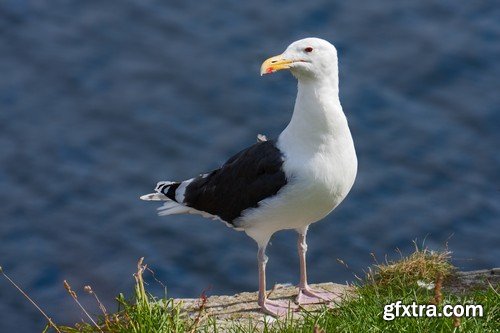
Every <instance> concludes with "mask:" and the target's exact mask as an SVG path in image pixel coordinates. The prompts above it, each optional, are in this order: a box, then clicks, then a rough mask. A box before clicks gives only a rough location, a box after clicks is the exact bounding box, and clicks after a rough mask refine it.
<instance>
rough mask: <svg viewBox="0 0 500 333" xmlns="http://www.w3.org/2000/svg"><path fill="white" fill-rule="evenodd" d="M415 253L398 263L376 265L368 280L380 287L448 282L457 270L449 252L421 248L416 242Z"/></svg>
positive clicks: (369, 273)
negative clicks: (438, 281) (401, 283)
mask: <svg viewBox="0 0 500 333" xmlns="http://www.w3.org/2000/svg"><path fill="white" fill-rule="evenodd" d="M414 244H415V252H413V253H412V254H411V255H409V256H407V257H405V256H403V255H402V254H401V252H399V253H400V255H401V257H400V259H399V260H397V261H387V260H386V262H385V263H383V264H378V263H377V264H376V265H374V266H373V268H371V269H370V270H369V271H368V274H367V275H368V280H369V281H372V282H374V283H376V284H377V285H379V286H384V285H391V286H394V285H397V284H399V283H400V282H403V281H404V283H405V284H408V283H416V282H417V281H426V282H432V281H436V280H438V279H444V280H446V279H447V278H449V277H450V276H452V274H453V272H454V271H455V268H454V267H453V265H452V264H451V263H450V255H451V252H449V251H447V250H446V251H442V252H435V251H430V250H428V249H427V248H423V249H422V248H419V247H418V245H417V244H416V242H414Z"/></svg>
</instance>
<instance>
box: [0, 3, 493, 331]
mask: <svg viewBox="0 0 500 333" xmlns="http://www.w3.org/2000/svg"><path fill="white" fill-rule="evenodd" d="M306 36H319V37H323V38H325V39H328V40H330V41H332V42H334V43H335V44H336V46H337V47H338V50H339V58H340V73H341V81H340V82H341V84H340V88H341V101H342V103H343V106H344V110H345V112H346V114H347V116H348V119H349V122H350V125H351V129H352V132H353V135H354V139H355V143H356V148H357V152H358V157H359V174H358V178H357V182H356V184H355V186H354V188H353V190H352V192H351V194H350V195H349V197H348V198H347V199H346V201H345V202H344V203H343V204H342V205H341V206H340V207H339V208H338V209H337V210H336V211H335V212H334V213H333V214H331V215H330V216H329V217H328V218H326V219H325V221H324V222H321V223H318V224H316V225H314V226H313V227H312V228H311V231H310V236H309V244H310V246H309V249H310V251H309V266H310V275H311V276H310V279H311V281H313V282H314V281H336V282H343V281H346V280H349V281H351V280H353V274H354V273H357V274H358V275H359V274H361V272H362V270H363V269H364V268H366V267H367V266H368V265H370V264H371V263H372V259H371V256H370V253H371V252H373V253H375V254H376V255H377V256H378V257H379V258H380V259H381V258H383V257H384V255H385V254H388V255H389V257H395V256H397V254H395V251H394V249H395V248H400V249H401V250H402V251H403V252H404V253H409V252H410V251H411V249H412V240H413V239H416V238H418V242H422V241H423V240H424V239H425V240H426V241H425V242H426V244H427V245H428V246H429V247H431V248H433V249H440V248H443V247H444V246H445V244H446V243H447V244H448V246H449V248H450V250H452V251H453V252H454V258H455V261H454V263H455V264H456V265H457V266H459V267H461V268H462V269H477V268H488V267H492V266H499V265H500V259H499V257H500V248H499V245H498V244H500V242H499V235H500V227H499V222H500V221H499V217H500V180H499V179H500V178H499V176H500V154H498V147H499V142H500V134H499V132H500V94H499V87H500V62H499V60H500V6H499V5H498V3H497V4H495V2H494V1H469V2H460V3H458V2H456V1H451V0H449V1H440V2H439V3H437V2H433V1H418V2H414V3H413V4H404V3H403V2H393V1H377V2H374V3H372V2H365V1H326V0H325V1H322V0H310V1H307V2H304V3H303V4H301V5H298V4H290V3H288V2H282V1H280V2H265V1H244V2H229V1H228V2H224V1H211V2H208V1H207V2H200V1H182V2H181V1H178V2H177V1H176V2H171V3H169V2H167V1H140V0H129V1H115V2H106V3H105V2H102V1H95V0H92V1H65V2H62V1H50V2H49V1H47V2H40V1H28V0H25V1H18V0H10V1H3V2H1V3H0V73H1V74H0V186H1V191H0V202H1V206H0V221H1V224H0V237H1V242H0V264H1V265H2V266H3V267H4V269H5V270H6V271H7V273H8V274H9V275H10V276H11V277H12V278H14V279H15V280H16V281H17V282H18V283H19V284H20V285H22V286H23V287H24V288H25V289H26V290H27V291H28V293H29V294H30V295H31V296H32V297H33V298H34V299H36V300H37V302H38V303H39V304H40V305H41V306H42V307H43V308H44V309H45V310H46V311H47V312H48V313H49V314H50V315H51V316H52V317H53V318H54V320H55V321H56V322H58V323H66V324H68V323H72V322H75V321H78V320H79V319H80V318H82V314H81V312H80V311H79V310H78V308H77V307H76V305H75V304H74V302H73V301H72V299H71V298H70V297H69V296H68V295H67V294H66V292H65V290H64V288H63V286H62V280H64V279H67V280H68V281H69V282H70V284H71V285H72V286H73V288H74V289H76V290H77V291H79V292H81V290H82V287H83V285H85V284H91V285H92V286H93V289H94V290H95V291H96V292H97V294H98V295H99V296H100V298H101V299H102V300H103V301H104V303H105V304H106V305H108V308H110V309H115V305H114V301H113V297H114V296H115V295H117V294H118V293H119V292H126V293H128V294H130V293H131V291H132V285H133V278H132V273H133V272H134V270H135V264H136V261H137V259H138V258H139V257H142V256H145V257H146V262H147V263H148V264H149V265H150V266H151V267H152V268H153V269H154V270H155V271H156V275H157V277H158V278H159V279H160V280H162V281H164V282H165V283H166V284H167V286H168V293H169V294H170V295H171V296H176V297H181V296H182V297H196V296H197V295H199V294H200V293H201V291H202V290H203V289H205V288H207V287H208V286H212V289H211V291H210V293H212V294H215V293H228V294H232V293H235V292H239V291H250V290H256V288H257V280H256V263H255V261H256V249H255V245H254V244H253V241H252V240H251V239H249V238H247V237H246V236H245V235H244V234H243V233H237V232H234V231H232V230H230V229H228V228H226V227H225V226H224V225H223V224H222V223H217V222H213V221H208V220H204V219H202V218H200V217H196V216H174V217H169V218H160V217H157V216H156V215H155V208H156V206H155V205H154V204H151V203H146V202H142V201H139V200H138V196H139V195H140V194H143V193H147V192H149V191H150V190H151V187H152V186H154V184H155V183H156V181H157V180H162V179H165V180H167V179H184V178H188V177H191V176H193V175H197V174H199V173H200V172H203V171H208V170H211V169H213V168H215V167H217V166H219V165H220V164H221V163H223V162H224V161H225V159H226V158H228V157H229V156H231V155H232V154H234V153H236V152H237V151H239V150H240V149H242V148H244V147H246V146H248V145H250V144H252V143H253V142H255V138H256V134H257V133H264V134H267V135H268V136H269V137H276V136H277V135H278V134H279V133H280V131H281V130H282V129H283V128H284V127H285V126H286V124H287V121H288V120H289V118H290V116H291V110H292V107H293V102H294V97H295V92H296V83H295V81H294V79H293V78H292V76H291V75H290V74H289V73H285V72H283V73H281V72H280V73H277V74H275V75H272V76H266V77H262V78H261V77H260V76H259V75H258V74H259V66H260V63H261V62H262V61H263V60H264V59H266V58H267V57H269V56H271V55H275V54H278V53H280V52H281V51H283V50H284V48H285V47H286V46H287V45H288V43H290V42H292V41H294V40H296V39H299V38H302V37H306ZM269 257H270V261H269V265H268V269H269V273H268V280H269V283H270V284H272V283H274V282H296V281H297V279H298V277H297V275H298V260H297V258H296V254H295V235H294V233H293V232H282V233H280V234H277V235H276V236H275V237H274V238H273V242H272V246H270V248H269ZM337 258H341V259H342V260H344V261H345V262H346V263H347V264H348V265H349V269H346V268H345V267H344V266H342V265H340V264H338V263H337V261H336V259H337ZM150 288H151V291H152V292H154V293H156V294H157V295H161V294H162V291H161V288H160V287H157V285H156V284H154V283H152V284H151V286H150ZM81 298H82V301H83V302H84V303H85V304H87V305H88V307H89V310H90V311H91V312H94V313H97V312H98V309H97V307H96V306H95V305H94V303H93V302H92V300H91V299H90V298H88V297H86V296H84V295H83V294H82V296H81ZM43 326H44V319H43V318H42V317H41V316H40V315H39V314H38V313H37V312H36V310H35V309H34V308H33V307H32V306H31V305H30V304H29V303H28V302H27V301H26V300H25V299H23V298H22V297H21V296H20V295H19V294H17V292H16V291H15V290H14V288H12V287H11V286H10V285H8V284H7V282H6V281H5V280H3V279H1V281H0V331H1V332H36V331H41V329H42V328H43Z"/></svg>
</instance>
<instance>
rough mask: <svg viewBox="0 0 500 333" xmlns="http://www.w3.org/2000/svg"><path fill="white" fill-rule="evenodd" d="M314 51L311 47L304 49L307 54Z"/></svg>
mask: <svg viewBox="0 0 500 333" xmlns="http://www.w3.org/2000/svg"><path fill="white" fill-rule="evenodd" d="M312 50H313V48H312V47H310V46H309V47H306V48H305V49H304V51H305V52H307V53H309V52H312Z"/></svg>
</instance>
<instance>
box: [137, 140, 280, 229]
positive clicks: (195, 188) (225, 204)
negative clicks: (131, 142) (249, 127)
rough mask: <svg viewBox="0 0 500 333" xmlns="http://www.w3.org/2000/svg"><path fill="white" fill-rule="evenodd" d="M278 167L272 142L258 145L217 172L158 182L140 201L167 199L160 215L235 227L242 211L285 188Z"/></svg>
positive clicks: (276, 151) (233, 158) (278, 156)
mask: <svg viewBox="0 0 500 333" xmlns="http://www.w3.org/2000/svg"><path fill="white" fill-rule="evenodd" d="M282 167H283V154H282V153H281V151H280V150H279V149H278V148H277V147H276V145H275V143H274V142H273V141H263V142H258V143H256V144H254V145H253V146H250V147H249V148H246V149H244V150H242V151H240V152H239V153H238V154H236V155H234V156H233V157H231V158H230V159H229V160H228V161H227V162H226V163H225V164H224V165H223V166H222V167H220V168H219V169H217V170H214V171H212V172H209V173H206V174H203V175H200V176H198V177H196V178H192V179H189V180H185V181H183V182H160V183H158V184H157V186H156V192H157V193H155V194H150V195H146V196H143V197H141V198H142V199H144V200H151V199H153V198H158V199H160V200H161V199H163V200H165V199H167V198H168V199H169V200H171V201H167V203H166V204H165V205H164V206H163V207H161V208H160V215H170V214H178V213H193V214H200V215H205V216H207V217H213V218H216V219H220V220H222V221H224V222H226V223H227V224H228V225H230V226H232V227H235V228H238V219H239V218H241V216H242V214H243V212H244V211H245V210H247V209H249V208H256V207H258V206H259V202H261V201H262V200H264V199H266V198H268V197H272V196H274V195H276V193H278V191H279V190H280V189H281V188H282V187H283V186H285V185H286V183H287V180H286V175H285V172H284V171H283V168H282ZM158 194H163V195H164V196H158ZM148 196H149V197H148ZM165 197H166V198H165Z"/></svg>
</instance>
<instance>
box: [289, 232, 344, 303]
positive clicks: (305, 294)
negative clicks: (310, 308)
mask: <svg viewBox="0 0 500 333" xmlns="http://www.w3.org/2000/svg"><path fill="white" fill-rule="evenodd" d="M306 234H307V227H306V228H305V229H303V230H300V231H299V239H298V241H297V248H298V253H299V262H300V283H299V294H298V295H297V299H296V302H297V303H298V304H313V303H326V302H329V301H332V300H333V299H334V297H335V295H334V294H333V293H330V292H325V291H318V290H314V289H312V288H311V287H309V284H308V283H307V269H306V253H307V243H306Z"/></svg>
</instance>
